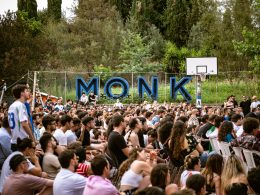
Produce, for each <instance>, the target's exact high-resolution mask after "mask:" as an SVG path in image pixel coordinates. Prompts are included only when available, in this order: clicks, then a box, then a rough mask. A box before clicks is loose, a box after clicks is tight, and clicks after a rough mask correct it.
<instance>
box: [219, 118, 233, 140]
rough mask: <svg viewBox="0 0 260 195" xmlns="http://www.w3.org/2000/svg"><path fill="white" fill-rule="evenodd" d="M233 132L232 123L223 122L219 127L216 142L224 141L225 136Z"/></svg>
mask: <svg viewBox="0 0 260 195" xmlns="http://www.w3.org/2000/svg"><path fill="white" fill-rule="evenodd" d="M232 130H233V123H232V122H230V121H224V122H223V123H222V124H221V126H220V127H219V131H218V141H220V142H221V141H223V142H224V141H225V140H226V135H227V134H230V133H231V132H232Z"/></svg>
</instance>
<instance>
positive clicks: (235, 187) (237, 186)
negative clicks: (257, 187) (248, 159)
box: [224, 183, 247, 195]
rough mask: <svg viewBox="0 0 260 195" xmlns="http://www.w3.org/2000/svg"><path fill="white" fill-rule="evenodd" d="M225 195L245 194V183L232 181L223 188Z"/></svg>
mask: <svg viewBox="0 0 260 195" xmlns="http://www.w3.org/2000/svg"><path fill="white" fill-rule="evenodd" d="M224 191H225V195H238V194H239V195H247V185H246V184H244V183H232V184H230V185H227V186H226V187H225V189H224Z"/></svg>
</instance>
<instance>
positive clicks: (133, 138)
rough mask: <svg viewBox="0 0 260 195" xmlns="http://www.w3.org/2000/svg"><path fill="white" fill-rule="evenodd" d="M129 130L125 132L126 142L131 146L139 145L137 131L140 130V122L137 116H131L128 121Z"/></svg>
mask: <svg viewBox="0 0 260 195" xmlns="http://www.w3.org/2000/svg"><path fill="white" fill-rule="evenodd" d="M129 127H130V130H129V131H128V132H127V133H126V134H125V136H124V138H125V141H126V144H127V145H128V146H132V147H140V143H139V139H138V132H139V131H141V128H142V123H141V121H140V120H139V119H138V118H132V119H131V120H130V121H129Z"/></svg>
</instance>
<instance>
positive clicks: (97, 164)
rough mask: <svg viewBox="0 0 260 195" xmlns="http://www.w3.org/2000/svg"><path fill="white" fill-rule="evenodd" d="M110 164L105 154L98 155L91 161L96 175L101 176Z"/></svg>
mask: <svg viewBox="0 0 260 195" xmlns="http://www.w3.org/2000/svg"><path fill="white" fill-rule="evenodd" d="M107 166H108V162H107V160H106V158H105V156H104V155H102V154H101V155H97V156H95V157H94V158H93V159H92V161H91V170H92V171H93V173H94V175H99V176H101V175H102V174H103V171H104V168H105V167H107Z"/></svg>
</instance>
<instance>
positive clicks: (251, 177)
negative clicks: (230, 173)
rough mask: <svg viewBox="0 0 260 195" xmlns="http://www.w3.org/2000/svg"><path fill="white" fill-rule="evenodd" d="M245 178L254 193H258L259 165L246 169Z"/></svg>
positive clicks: (259, 188) (259, 191)
mask: <svg viewBox="0 0 260 195" xmlns="http://www.w3.org/2000/svg"><path fill="white" fill-rule="evenodd" d="M247 180H248V183H249V185H250V187H251V188H252V189H253V190H254V192H255V193H258V194H259V193H260V185H259V184H260V166H258V167H257V168H253V169H251V170H250V171H248V175H247Z"/></svg>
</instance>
